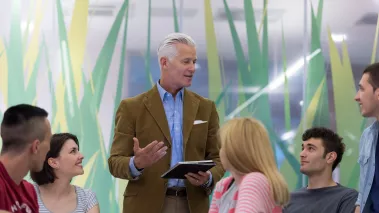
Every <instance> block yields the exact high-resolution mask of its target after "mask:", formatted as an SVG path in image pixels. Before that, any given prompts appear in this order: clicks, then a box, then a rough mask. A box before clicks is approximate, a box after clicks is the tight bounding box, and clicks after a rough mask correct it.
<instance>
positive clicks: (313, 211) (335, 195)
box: [283, 184, 358, 213]
mask: <svg viewBox="0 0 379 213" xmlns="http://www.w3.org/2000/svg"><path fill="white" fill-rule="evenodd" d="M357 197H358V192H357V191H356V190H354V189H350V188H346V187H344V186H341V185H339V184H338V185H337V186H331V187H325V188H319V189H307V188H306V187H304V188H301V189H299V190H297V191H295V192H292V193H291V199H290V202H289V204H288V205H287V206H286V207H285V208H284V209H283V213H305V212H306V213H350V212H351V213H353V212H354V211H355V201H356V200H357Z"/></svg>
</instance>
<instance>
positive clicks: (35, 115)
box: [1, 104, 48, 153]
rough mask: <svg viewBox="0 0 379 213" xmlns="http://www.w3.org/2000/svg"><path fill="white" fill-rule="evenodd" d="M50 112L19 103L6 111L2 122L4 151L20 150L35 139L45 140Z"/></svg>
mask: <svg viewBox="0 0 379 213" xmlns="http://www.w3.org/2000/svg"><path fill="white" fill-rule="evenodd" d="M47 116H48V113H47V112H46V111H45V110H44V109H42V108H39V107H36V106H32V105H28V104H19V105H15V106H12V107H10V108H8V109H7V110H6V111H5V112H4V117H3V121H2V122H1V138H2V140H3V147H2V151H1V152H2V153H4V152H7V151H15V152H20V151H22V150H24V148H25V147H26V145H28V144H29V143H30V142H32V141H33V140H35V139H38V140H40V141H43V140H44V139H45V135H46V126H45V119H46V118H47Z"/></svg>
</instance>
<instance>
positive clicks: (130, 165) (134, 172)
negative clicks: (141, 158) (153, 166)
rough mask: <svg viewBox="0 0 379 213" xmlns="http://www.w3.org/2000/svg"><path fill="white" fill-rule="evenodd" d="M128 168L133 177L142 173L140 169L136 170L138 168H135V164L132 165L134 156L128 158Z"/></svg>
mask: <svg viewBox="0 0 379 213" xmlns="http://www.w3.org/2000/svg"><path fill="white" fill-rule="evenodd" d="M129 169H130V172H131V173H132V176H133V177H134V178H135V177H138V176H140V175H141V174H142V173H141V172H140V171H138V169H137V168H136V166H135V165H134V156H133V157H132V158H130V161H129Z"/></svg>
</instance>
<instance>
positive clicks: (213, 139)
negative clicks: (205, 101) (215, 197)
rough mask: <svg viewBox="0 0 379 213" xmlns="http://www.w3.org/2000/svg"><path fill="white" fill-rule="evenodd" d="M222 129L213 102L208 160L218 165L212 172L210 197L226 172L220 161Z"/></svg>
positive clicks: (207, 189)
mask: <svg viewBox="0 0 379 213" xmlns="http://www.w3.org/2000/svg"><path fill="white" fill-rule="evenodd" d="M219 129H220V124H219V116H218V113H217V109H216V105H215V103H214V102H213V101H212V111H211V116H210V119H209V125H208V138H207V145H206V151H205V152H206V156H205V159H206V160H213V161H214V162H215V163H216V166H215V167H213V168H212V169H211V170H210V172H211V173H212V185H211V186H210V187H208V188H206V192H207V194H208V195H210V194H211V193H212V189H213V188H214V186H215V185H216V183H217V182H218V181H219V180H220V179H221V178H222V177H223V176H224V173H225V170H224V168H223V167H222V165H221V161H220V155H219V153H220V146H221V143H220V138H219V136H218V131H219Z"/></svg>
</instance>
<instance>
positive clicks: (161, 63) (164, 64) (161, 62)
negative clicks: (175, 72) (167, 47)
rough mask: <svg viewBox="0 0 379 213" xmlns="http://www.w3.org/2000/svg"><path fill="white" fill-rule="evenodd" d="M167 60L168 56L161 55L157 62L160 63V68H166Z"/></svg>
mask: <svg viewBox="0 0 379 213" xmlns="http://www.w3.org/2000/svg"><path fill="white" fill-rule="evenodd" d="M167 62H168V58H167V57H165V56H163V57H161V59H160V60H159V63H160V65H161V68H162V69H166V68H167Z"/></svg>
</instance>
